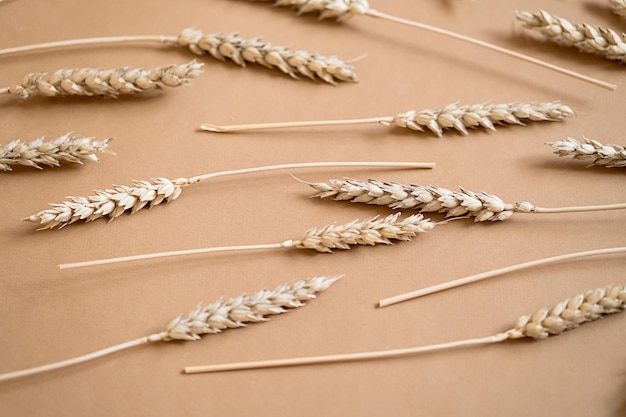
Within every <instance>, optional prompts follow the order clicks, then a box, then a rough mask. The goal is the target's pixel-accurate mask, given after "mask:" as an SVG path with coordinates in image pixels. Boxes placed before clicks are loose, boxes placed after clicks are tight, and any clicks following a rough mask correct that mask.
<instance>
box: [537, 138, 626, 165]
mask: <svg viewBox="0 0 626 417" xmlns="http://www.w3.org/2000/svg"><path fill="white" fill-rule="evenodd" d="M546 145H550V146H552V147H553V148H555V149H556V151H555V152H554V153H555V154H557V155H558V156H571V157H573V158H574V159H592V160H593V161H591V163H590V164H589V165H587V166H593V165H600V166H604V167H607V168H624V167H626V149H625V148H624V147H623V146H621V145H603V144H602V143H600V142H598V141H597V140H593V139H586V138H585V143H580V142H579V141H577V140H576V139H573V138H567V140H560V141H555V142H548V143H547V144H546Z"/></svg>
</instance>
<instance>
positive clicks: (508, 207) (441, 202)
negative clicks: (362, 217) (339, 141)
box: [300, 178, 626, 222]
mask: <svg viewBox="0 0 626 417" xmlns="http://www.w3.org/2000/svg"><path fill="white" fill-rule="evenodd" d="M300 181H302V180H300ZM302 182H304V183H305V184H307V185H309V186H311V187H312V188H313V189H315V191H316V193H315V194H314V195H313V197H319V198H328V197H331V198H332V199H334V200H337V201H351V202H353V203H365V204H373V205H379V206H388V207H391V208H393V209H406V208H409V209H414V210H419V211H420V212H439V213H445V215H446V217H447V218H459V217H473V218H474V221H475V222H484V221H504V220H507V219H508V218H510V217H511V216H512V215H513V214H514V213H567V212H581V211H599V210H619V209H624V208H626V203H618V204H607V205H597V206H578V207H558V208H545V207H537V206H535V205H534V204H531V203H529V202H527V201H524V202H517V203H515V204H510V203H505V202H504V201H503V200H502V199H501V198H500V197H498V196H495V195H492V194H488V193H485V192H474V191H469V190H466V189H464V188H460V191H452V190H449V189H447V188H443V187H440V186H438V185H428V186H423V185H413V184H399V183H395V182H384V181H378V180H374V179H370V180H368V181H360V180H354V179H349V178H347V179H345V180H338V179H331V180H329V181H328V183H323V182H306V181H302Z"/></svg>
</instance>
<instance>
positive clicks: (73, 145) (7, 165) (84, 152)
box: [0, 132, 113, 171]
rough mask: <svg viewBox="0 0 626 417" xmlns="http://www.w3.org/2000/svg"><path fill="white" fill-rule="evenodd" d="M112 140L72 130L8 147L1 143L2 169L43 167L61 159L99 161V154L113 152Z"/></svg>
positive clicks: (10, 144)
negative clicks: (50, 137)
mask: <svg viewBox="0 0 626 417" xmlns="http://www.w3.org/2000/svg"><path fill="white" fill-rule="evenodd" d="M111 140H112V138H105V139H102V140H95V139H94V138H86V137H84V136H81V135H79V134H76V133H72V132H70V133H66V134H65V135H63V136H60V137H58V138H56V139H54V140H52V141H44V138H43V137H40V138H38V139H35V140H33V141H32V142H30V143H25V142H22V141H21V140H19V139H17V140H14V141H12V142H9V144H8V145H6V146H0V171H11V170H12V168H11V166H12V165H22V166H27V167H33V168H37V169H43V166H50V167H58V166H60V165H61V162H71V163H75V164H82V163H83V161H84V160H92V161H96V162H97V161H98V156H97V155H96V154H97V153H113V152H112V151H110V150H109V149H108V147H109V142H110V141H111Z"/></svg>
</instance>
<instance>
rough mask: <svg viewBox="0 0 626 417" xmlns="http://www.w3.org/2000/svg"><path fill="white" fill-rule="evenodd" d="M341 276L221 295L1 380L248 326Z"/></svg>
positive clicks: (301, 302)
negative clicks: (144, 329) (149, 329)
mask: <svg viewBox="0 0 626 417" xmlns="http://www.w3.org/2000/svg"><path fill="white" fill-rule="evenodd" d="M340 278H341V276H334V277H323V276H320V277H315V278H311V279H308V280H301V281H297V282H295V283H293V284H292V285H289V284H284V285H280V286H278V287H276V288H275V289H274V290H272V291H270V290H260V291H258V292H257V293H255V294H252V295H245V294H244V295H241V296H239V297H235V298H228V299H225V298H220V299H219V300H217V301H216V302H214V303H212V304H209V305H206V306H201V305H200V306H198V307H196V308H195V309H194V310H192V311H191V312H190V313H189V314H188V315H187V316H186V317H185V316H183V315H181V316H178V317H176V318H175V319H174V320H172V321H171V322H170V323H169V324H168V325H167V326H166V328H165V330H163V331H161V332H159V333H154V334H151V335H149V336H145V337H141V338H139V339H136V340H132V341H129V342H126V343H121V344H118V345H115V346H111V347H109V348H106V349H101V350H98V351H96V352H93V353H89V354H86V355H82V356H78V357H75V358H72V359H67V360H64V361H60V362H54V363H50V364H47V365H42V366H38V367H35V368H28V369H24V370H21V371H14V372H7V373H4V374H0V381H8V380H11V379H16V378H22V377H26V376H31V375H35V374H39V373H42V372H49V371H53V370H56V369H60V368H65V367H68V366H71V365H77V364H79V363H83V362H87V361H90V360H92V359H96V358H100V357H102V356H105V355H109V354H111V353H115V352H119V351H121V350H124V349H128V348H131V347H135V346H140V345H144V344H148V343H153V342H169V341H173V340H178V341H196V340H199V339H200V338H201V337H202V336H203V335H211V334H217V333H221V332H222V331H224V330H227V329H236V328H240V327H245V326H247V324H249V323H259V322H264V321H268V320H269V316H272V315H276V314H283V313H286V312H288V311H289V310H291V309H294V308H298V307H301V306H303V305H305V303H306V302H307V301H309V300H312V299H314V298H316V296H317V294H318V293H320V292H322V291H325V290H326V289H328V288H329V287H330V286H331V285H332V284H333V283H334V282H335V281H337V280H338V279H340Z"/></svg>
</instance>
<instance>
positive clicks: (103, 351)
mask: <svg viewBox="0 0 626 417" xmlns="http://www.w3.org/2000/svg"><path fill="white" fill-rule="evenodd" d="M157 340H161V335H160V334H154V335H151V336H145V337H142V338H139V339H135V340H131V341H130V342H125V343H120V344H119V345H115V346H111V347H108V348H106V349H101V350H98V351H96V352H92V353H88V354H86V355H82V356H78V357H76V358H72V359H67V360H64V361H59V362H54V363H49V364H47V365H42V366H37V367H34V368H28V369H23V370H20V371H15V372H8V373H5V374H0V382H1V381H8V380H11V379H16V378H22V377H25V376H29V375H35V374H40V373H42V372H48V371H53V370H55V369H60V368H65V367H67V366H71V365H76V364H79V363H83V362H87V361H90V360H92V359H97V358H100V357H102V356H106V355H109V354H111V353H115V352H119V351H120V350H124V349H129V348H132V347H135V346H139V345H143V344H146V343H150V342H155V341H157Z"/></svg>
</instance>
